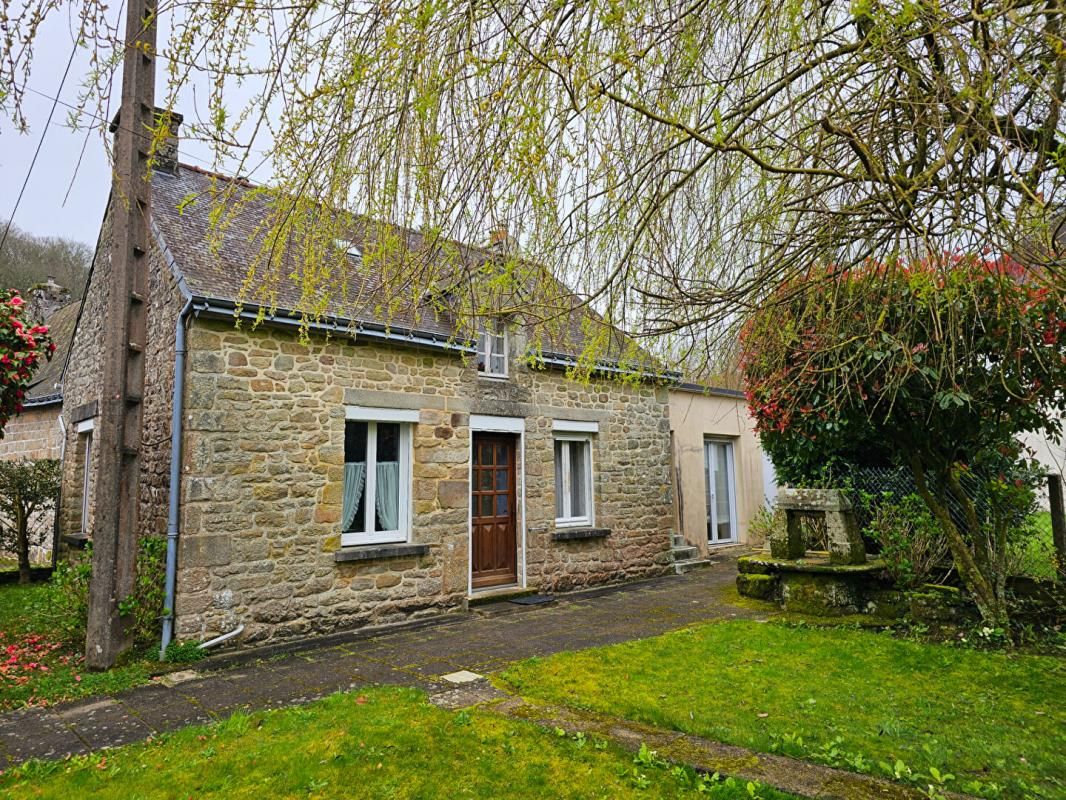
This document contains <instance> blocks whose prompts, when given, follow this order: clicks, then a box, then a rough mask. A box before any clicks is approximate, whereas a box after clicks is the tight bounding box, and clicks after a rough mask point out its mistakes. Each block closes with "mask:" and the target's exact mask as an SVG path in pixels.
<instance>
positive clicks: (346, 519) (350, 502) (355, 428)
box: [341, 422, 369, 533]
mask: <svg viewBox="0 0 1066 800" xmlns="http://www.w3.org/2000/svg"><path fill="white" fill-rule="evenodd" d="M368 430H369V427H368V425H367V423H365V422H346V423H345V424H344V493H343V497H342V502H341V531H343V532H344V533H363V532H364V530H365V528H366V514H365V511H364V509H365V500H366V497H365V495H366V442H367V432H368Z"/></svg>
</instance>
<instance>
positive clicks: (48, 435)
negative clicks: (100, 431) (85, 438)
mask: <svg viewBox="0 0 1066 800" xmlns="http://www.w3.org/2000/svg"><path fill="white" fill-rule="evenodd" d="M48 281H49V284H50V286H48V285H46V286H45V287H44V288H41V287H37V288H35V289H31V290H30V292H29V302H28V304H27V305H28V308H29V311H30V312H31V318H32V319H33V320H34V321H35V322H43V323H45V324H47V325H48V327H49V333H50V334H51V337H52V341H53V342H55V345H56V351H55V353H54V354H53V355H52V359H51V361H46V362H45V363H44V364H43V365H42V366H41V367H40V369H38V370H37V373H36V374H35V375H34V376H33V383H32V384H31V385H30V387H29V390H28V391H27V392H26V400H25V403H24V405H25V410H23V411H22V412H21V413H19V414H18V415H16V416H14V417H12V418H11V419H10V420H8V423H7V425H6V426H5V428H4V437H3V438H2V439H0V459H10V458H30V459H38V458H59V457H60V454H61V445H62V441H63V436H62V432H61V429H60V421H59V412H60V409H61V408H62V405H63V388H62V375H63V364H64V362H65V360H66V357H67V353H68V351H69V349H70V340H71V337H72V336H73V333H74V323H75V321H76V320H77V318H78V304H77V303H71V302H70V293H69V292H66V290H64V289H62V288H61V287H59V286H56V285H55V283H54V282H53V281H52V279H51V278H49V279H48ZM53 289H54V290H58V291H53ZM46 292H47V298H42V295H44V294H45V293H46ZM57 299H58V300H60V301H65V302H66V305H62V306H59V307H56V306H55V305H53V304H52V303H54V302H55V301H56V300H57Z"/></svg>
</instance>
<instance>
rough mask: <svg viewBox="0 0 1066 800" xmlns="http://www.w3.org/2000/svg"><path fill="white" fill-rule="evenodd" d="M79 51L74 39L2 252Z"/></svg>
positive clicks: (0, 248) (6, 230)
mask: <svg viewBox="0 0 1066 800" xmlns="http://www.w3.org/2000/svg"><path fill="white" fill-rule="evenodd" d="M77 52H78V40H77V39H75V40H74V46H73V47H72V48H71V49H70V58H68V59H67V68H66V69H65V70H63V78H62V79H61V80H60V81H59V89H57V90H56V96H55V97H54V98H53V99H52V109H51V110H50V111H49V112H48V121H47V122H45V123H44V129H43V130H42V131H41V138H40V139H38V140H37V149H36V150H35V151H34V153H33V159H32V160H31V161H30V168H29V169H28V170H26V178H25V180H23V181H22V188H21V189H19V194H18V197H17V198H15V207H14V208H12V209H11V216H9V217H8V218H7V225H5V226H4V235H3V237H0V253H2V252H3V251H4V244H5V243H6V242H7V235H8V233H10V232H11V224H12V223H13V222H14V221H15V214H17V213H18V210H19V205H20V204H21V203H22V196H23V195H24V194H25V193H26V187H27V186H28V185H29V183H30V176H31V175H33V168H34V167H35V166H37V157H38V156H39V155H40V154H41V147H42V146H43V145H44V137H45V136H47V135H48V128H49V126H51V124H52V117H53V116H54V115H55V113H56V106H57V105H59V95H61V94H62V93H63V86H64V85H65V84H66V82H67V75H68V74H70V65H71V64H73V63H74V55H75V54H76V53H77Z"/></svg>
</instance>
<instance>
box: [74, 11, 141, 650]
mask: <svg viewBox="0 0 1066 800" xmlns="http://www.w3.org/2000/svg"><path fill="white" fill-rule="evenodd" d="M155 14H156V7H155V0H127V3H126V51H125V55H124V60H123V67H122V103H121V106H120V110H119V115H118V118H117V119H116V124H115V125H114V126H113V129H117V130H116V133H115V166H114V174H113V178H112V192H111V263H110V274H109V275H108V280H107V304H106V306H105V309H104V319H103V329H102V332H101V342H100V344H101V346H102V348H103V355H102V363H101V373H100V382H101V389H100V406H99V417H98V419H97V430H96V435H95V437H94V438H95V439H96V440H97V441H98V442H99V450H98V455H97V468H96V481H95V486H94V489H93V494H94V500H95V514H94V520H93V530H92V543H93V559H92V580H91V582H90V584H89V619H88V630H87V634H86V641H85V662H86V665H87V666H88V667H89V668H90V669H106V668H108V667H110V666H112V665H113V664H114V663H115V661H116V659H117V658H118V656H119V655H120V654H121V653H122V652H123V651H124V650H126V649H127V648H128V647H129V645H130V642H129V637H128V635H127V634H126V631H125V625H124V621H123V619H122V618H121V615H120V614H119V603H120V602H121V601H122V600H123V599H124V598H125V597H126V596H127V595H128V594H129V593H130V591H131V590H132V588H133V580H134V571H135V568H136V556H137V538H138V525H137V518H138V506H139V504H140V493H139V490H138V485H139V476H140V469H141V422H142V420H141V418H142V405H143V402H142V401H143V396H144V359H145V354H146V348H147V332H148V324H147V323H148V251H149V213H150V210H151V185H150V183H149V158H150V155H151V152H150V151H151V143H152V130H153V129H154V127H155V124H156V119H155V51H156V21H155Z"/></svg>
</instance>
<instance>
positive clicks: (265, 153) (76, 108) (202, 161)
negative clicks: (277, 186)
mask: <svg viewBox="0 0 1066 800" xmlns="http://www.w3.org/2000/svg"><path fill="white" fill-rule="evenodd" d="M22 88H23V91H26V92H31V93H32V94H35V95H37V96H39V97H43V98H44V99H45V100H52V101H55V102H58V103H59V105H61V106H65V107H66V108H69V109H70V110H71V111H75V112H77V113H78V114H82V115H84V116H85V117H87V118H88V119H90V120H92V121H93V122H97V123H107V124H109V125H114V122H111V123H108V122H107V120H106V119H104V118H103V117H101V116H100V115H99V114H94V113H93V112H92V111H89V110H88V109H87V108H85V107H83V106H76V105H73V104H71V103H67V102H66V101H64V100H59V99H58V98H55V97H53V96H52V95H50V94H46V93H45V92H42V91H41V90H40V89H34V88H33V87H32V86H26V85H23V87H22ZM114 130H125V131H128V130H130V129H129V128H127V127H126V126H125V125H121V124H120V125H117V126H116V127H115V128H114ZM133 133H134V134H135V135H137V136H141V137H142V138H144V139H147V138H149V137H147V136H145V134H144V133H143V132H140V133H138V132H137V131H133ZM189 141H197V140H193V139H190V140H189ZM239 147H240V149H242V150H247V151H248V152H249V153H255V154H256V155H261V156H263V160H262V161H260V162H259V165H262V164H264V163H266V160H267V159H269V158H270V156H271V152H270V151H268V150H261V149H259V148H255V147H244V146H239ZM181 158H182V159H189V160H190V161H196V162H198V163H200V164H202V165H203V166H204V167H207V168H209V169H214V166H215V165H214V164H213V163H212V162H210V161H208V160H206V159H203V158H198V157H196V156H194V155H193V154H192V153H185V152H183V153H182V154H181ZM255 169H258V166H257V167H256V168H255Z"/></svg>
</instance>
